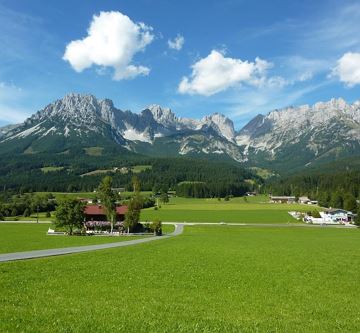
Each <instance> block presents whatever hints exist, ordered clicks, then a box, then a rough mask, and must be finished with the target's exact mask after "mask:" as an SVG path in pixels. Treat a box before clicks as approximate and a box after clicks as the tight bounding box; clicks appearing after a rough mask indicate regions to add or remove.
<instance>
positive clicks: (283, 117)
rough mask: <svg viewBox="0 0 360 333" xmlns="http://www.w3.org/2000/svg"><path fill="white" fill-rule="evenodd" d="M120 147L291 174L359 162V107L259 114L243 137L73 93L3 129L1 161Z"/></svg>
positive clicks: (335, 104)
mask: <svg viewBox="0 0 360 333" xmlns="http://www.w3.org/2000/svg"><path fill="white" fill-rule="evenodd" d="M103 145H116V146H120V147H122V148H124V149H126V150H127V151H130V152H133V153H136V154H142V155H150V156H158V157H165V156H172V157H173V156H179V155H182V156H189V157H202V158H211V159H220V160H230V161H235V162H237V163H242V164H244V165H248V166H256V167H261V168H269V169H272V170H277V171H281V170H287V169H289V168H291V169H298V168H303V167H306V166H309V165H316V164H319V163H323V162H331V161H334V160H337V159H342V158H346V157H348V156H356V155H360V101H357V102H355V103H353V104H347V103H346V102H345V101H344V100H343V99H331V100H330V101H328V102H319V103H316V104H314V105H313V106H309V105H303V106H299V107H288V108H284V109H280V110H273V111H271V112H269V113H268V114H267V115H261V114H259V115H257V116H256V117H255V118H253V119H252V120H251V121H250V122H249V123H248V124H246V125H245V126H244V127H243V128H241V129H240V130H238V131H237V130H236V129H235V128H234V124H233V122H232V121H231V120H230V119H229V118H227V117H226V116H224V115H222V114H220V113H214V114H211V115H209V116H206V117H204V118H202V119H200V120H196V119H190V118H180V117H177V116H176V115H175V114H174V113H173V112H172V111H171V110H170V109H168V108H162V107H161V106H159V105H151V106H149V107H147V108H145V109H144V110H142V111H141V112H140V113H133V112H131V111H123V110H120V109H118V108H116V107H115V106H114V104H113V102H112V101H111V100H109V99H104V100H99V99H97V98H96V97H94V96H92V95H80V94H69V95H67V96H65V97H64V98H62V99H59V100H57V101H55V102H53V103H51V104H49V105H47V106H46V107H45V108H44V109H42V110H40V111H38V112H36V113H35V114H33V115H32V116H31V117H30V118H28V119H26V120H25V122H24V123H22V124H17V125H10V126H6V127H3V128H0V154H1V153H5V152H7V153H10V152H15V153H19V154H24V153H25V154H29V153H31V154H36V153H42V152H52V153H64V152H66V151H67V150H68V149H69V148H71V147H73V146H78V147H84V148H86V147H102V146H103Z"/></svg>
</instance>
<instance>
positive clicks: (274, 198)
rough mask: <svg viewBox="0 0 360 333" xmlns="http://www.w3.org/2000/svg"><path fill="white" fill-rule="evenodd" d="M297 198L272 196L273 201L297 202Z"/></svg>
mask: <svg viewBox="0 0 360 333" xmlns="http://www.w3.org/2000/svg"><path fill="white" fill-rule="evenodd" d="M295 200H296V198H295V197H292V196H270V202H271V203H288V204H291V203H295Z"/></svg>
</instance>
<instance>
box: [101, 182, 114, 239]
mask: <svg viewBox="0 0 360 333" xmlns="http://www.w3.org/2000/svg"><path fill="white" fill-rule="evenodd" d="M98 194H99V198H100V200H101V205H102V206H103V208H104V210H105V214H106V218H107V219H108V220H109V222H110V228H111V229H110V232H111V233H112V232H113V229H114V224H115V222H116V198H117V196H116V193H115V192H114V191H113V190H112V178H111V177H110V176H106V177H104V178H103V180H102V181H101V183H100V185H99V187H98Z"/></svg>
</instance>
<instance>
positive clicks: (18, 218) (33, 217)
mask: <svg viewBox="0 0 360 333" xmlns="http://www.w3.org/2000/svg"><path fill="white" fill-rule="evenodd" d="M54 213H55V212H51V214H50V217H46V213H44V212H41V213H39V221H53V220H54V219H55V215H54ZM5 220H7V221H14V220H16V221H33V222H36V220H37V217H36V213H33V214H31V215H30V216H22V215H20V216H15V217H14V216H8V217H6V218H5Z"/></svg>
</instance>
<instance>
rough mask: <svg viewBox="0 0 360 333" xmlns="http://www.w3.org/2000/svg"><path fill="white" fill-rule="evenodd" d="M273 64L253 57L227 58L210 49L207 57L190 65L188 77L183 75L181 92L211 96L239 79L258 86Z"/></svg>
mask: <svg viewBox="0 0 360 333" xmlns="http://www.w3.org/2000/svg"><path fill="white" fill-rule="evenodd" d="M270 67H272V64H271V63H269V62H267V61H266V60H262V59H260V58H256V59H255V61H254V62H248V61H242V60H241V59H235V58H226V57H225V56H224V55H223V53H221V52H219V51H216V50H212V51H211V53H210V54H209V55H208V56H207V57H206V58H202V59H200V60H199V61H198V62H196V63H195V64H193V65H192V73H191V76H190V78H189V77H183V78H182V80H181V82H180V84H179V88H178V90H179V92H180V93H182V94H192V95H193V94H198V95H205V96H210V95H214V94H216V93H218V92H221V91H224V90H226V89H228V88H230V87H234V86H237V85H239V84H241V83H247V84H250V85H253V86H261V85H263V84H265V83H266V71H267V69H269V68H270Z"/></svg>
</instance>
